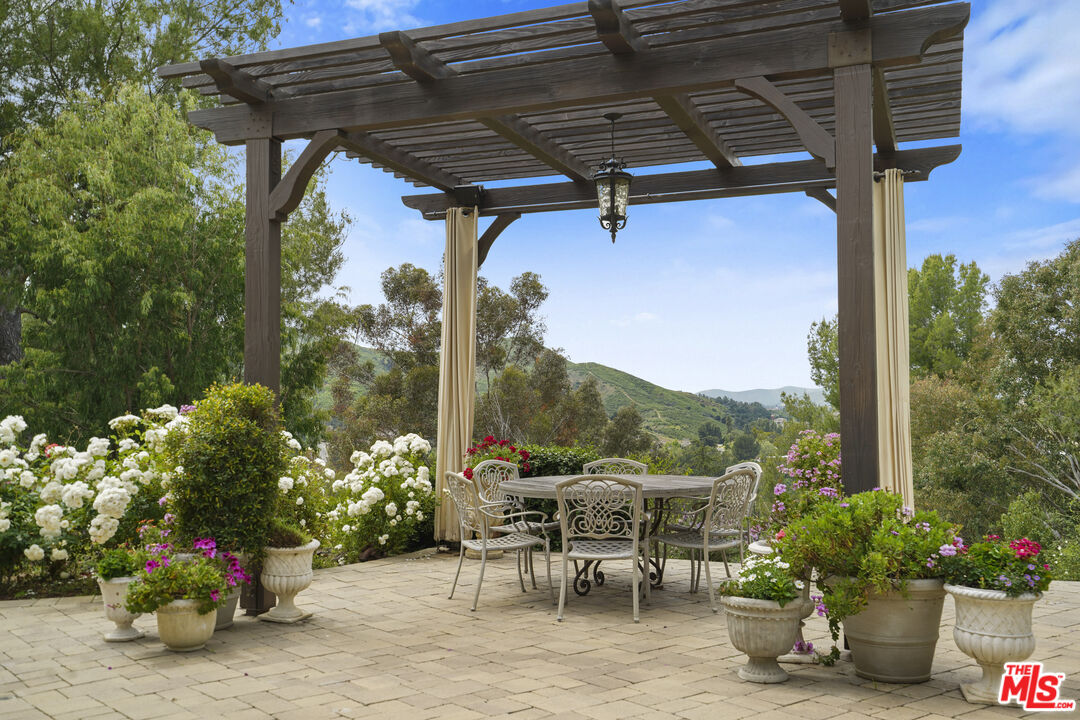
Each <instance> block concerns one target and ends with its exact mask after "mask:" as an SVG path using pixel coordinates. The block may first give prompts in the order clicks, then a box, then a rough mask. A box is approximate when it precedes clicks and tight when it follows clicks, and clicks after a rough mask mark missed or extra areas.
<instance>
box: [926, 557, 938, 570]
mask: <svg viewBox="0 0 1080 720" xmlns="http://www.w3.org/2000/svg"><path fill="white" fill-rule="evenodd" d="M935 564H936V563H935V562H934V558H926V567H928V568H932V567H934V565H935Z"/></svg>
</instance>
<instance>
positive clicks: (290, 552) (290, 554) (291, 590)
mask: <svg viewBox="0 0 1080 720" xmlns="http://www.w3.org/2000/svg"><path fill="white" fill-rule="evenodd" d="M318 547H319V541H318V540H312V541H311V542H309V543H308V544H307V545H302V546H300V547H292V548H272V547H268V548H266V557H265V559H264V560H263V566H262V574H261V575H260V579H261V580H262V584H263V586H264V587H265V588H266V589H267V590H269V591H270V592H272V593H274V594H275V595H277V605H275V606H274V607H272V608H270V610H269V612H266V613H264V614H262V615H260V616H259V619H260V620H268V621H270V622H280V623H294V622H299V621H300V620H304V619H306V618H309V617H311V613H309V612H304V611H303V610H301V609H300V608H298V607H296V604H295V603H294V602H293V599H294V598H295V597H296V594H297V593H299V592H300V591H301V590H304V589H306V588H307V587H308V586H309V585H311V578H312V573H311V560H312V557H313V556H314V555H315V550H316V549H318Z"/></svg>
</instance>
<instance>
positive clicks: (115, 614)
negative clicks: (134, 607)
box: [98, 577, 146, 642]
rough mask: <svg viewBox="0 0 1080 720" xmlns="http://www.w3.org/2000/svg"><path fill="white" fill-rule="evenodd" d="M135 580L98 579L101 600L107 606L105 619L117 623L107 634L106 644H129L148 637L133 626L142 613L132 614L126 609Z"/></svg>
mask: <svg viewBox="0 0 1080 720" xmlns="http://www.w3.org/2000/svg"><path fill="white" fill-rule="evenodd" d="M134 579H135V578H133V577H118V578H113V579H111V580H102V579H101V578H98V587H99V588H101V600H102V602H103V603H104V605H105V617H106V618H107V619H108V620H112V621H113V622H114V623H116V627H115V628H114V629H113V630H110V631H109V632H107V633H105V642H128V641H130V640H138V639H139V638H141V637H143V636H144V635H146V633H145V632H143V631H142V630H140V629H138V628H136V627H132V625H131V624H132V623H133V622H135V619H136V618H138V617H140V616H141V615H142V613H130V612H128V611H127V608H126V607H124V602H125V601H126V600H127V590H128V585H130V584H131V581H132V580H134Z"/></svg>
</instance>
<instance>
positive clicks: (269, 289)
mask: <svg viewBox="0 0 1080 720" xmlns="http://www.w3.org/2000/svg"><path fill="white" fill-rule="evenodd" d="M280 180H281V141H280V140H276V139H274V138H257V139H252V140H248V141H247V208H246V212H245V216H244V240H245V251H244V382H245V383H247V384H254V383H259V384H260V385H264V386H266V387H268V388H270V389H271V390H273V391H274V393H275V394H276V393H277V392H278V391H279V390H280V387H281V223H280V222H279V221H278V220H276V219H272V218H273V213H272V212H271V210H270V193H271V192H272V191H273V190H274V187H275V186H276V185H277V184H278V182H279V181H280ZM275 601H276V598H275V596H274V594H273V593H272V592H270V591H269V590H267V589H266V588H264V587H263V585H262V582H261V581H260V578H259V576H258V575H256V576H255V580H254V582H253V583H252V584H251V585H245V586H244V589H243V591H242V593H241V598H240V606H241V607H242V608H244V609H245V610H246V611H247V614H248V615H258V614H260V613H264V612H266V611H267V610H269V609H270V608H272V607H273V606H274V603H275Z"/></svg>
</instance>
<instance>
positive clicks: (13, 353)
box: [0, 305, 23, 365]
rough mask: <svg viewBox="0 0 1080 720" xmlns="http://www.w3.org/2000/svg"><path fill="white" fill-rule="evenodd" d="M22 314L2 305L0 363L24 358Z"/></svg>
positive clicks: (0, 313) (0, 309) (0, 307)
mask: <svg viewBox="0 0 1080 720" xmlns="http://www.w3.org/2000/svg"><path fill="white" fill-rule="evenodd" d="M22 356H23V353H22V315H21V314H20V313H19V311H18V310H17V309H16V310H8V309H7V308H6V307H4V306H3V305H0V365H7V364H9V363H13V362H17V361H19V360H22Z"/></svg>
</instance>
